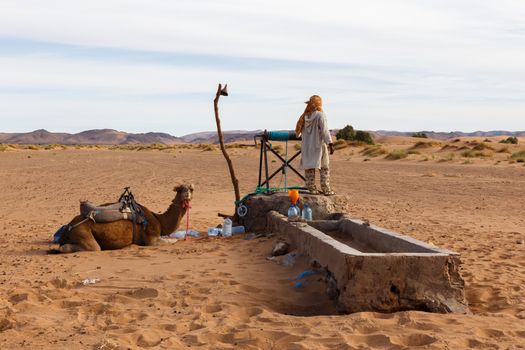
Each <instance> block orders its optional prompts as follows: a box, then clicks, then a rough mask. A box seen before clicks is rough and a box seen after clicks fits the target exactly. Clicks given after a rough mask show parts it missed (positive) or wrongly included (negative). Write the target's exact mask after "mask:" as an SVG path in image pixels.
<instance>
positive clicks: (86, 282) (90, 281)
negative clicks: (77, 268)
mask: <svg viewBox="0 0 525 350" xmlns="http://www.w3.org/2000/svg"><path fill="white" fill-rule="evenodd" d="M97 282H100V278H86V279H85V280H83V281H82V284H83V285H84V286H89V285H90V284H95V283H97Z"/></svg>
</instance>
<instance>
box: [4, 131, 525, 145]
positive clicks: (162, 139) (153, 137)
mask: <svg viewBox="0 0 525 350" xmlns="http://www.w3.org/2000/svg"><path fill="white" fill-rule="evenodd" d="M336 131H337V130H333V131H332V132H333V133H335V132H336ZM422 132H424V133H425V134H426V135H427V136H428V137H429V138H434V139H443V140H444V139H451V138H458V137H491V136H525V131H503V130H497V131H475V132H470V133H466V132H460V131H452V132H434V131H422ZM260 133H262V130H253V131H246V130H233V131H224V141H225V142H227V143H229V142H243V141H253V137H254V136H255V135H257V134H260ZM370 133H371V134H372V135H373V137H374V138H378V137H384V136H412V135H413V134H414V132H403V131H386V130H377V131H370ZM218 142H219V139H218V137H217V132H215V131H207V132H199V133H194V134H189V135H185V136H182V137H175V136H172V135H170V134H166V133H161V132H148V133H139V134H134V133H127V132H123V131H117V130H113V129H96V130H87V131H82V132H79V133H77V134H68V133H55V132H49V131H47V130H44V129H40V130H35V131H31V132H27V133H0V143H13V144H53V143H57V144H64V145H122V144H151V143H162V144H176V143H218Z"/></svg>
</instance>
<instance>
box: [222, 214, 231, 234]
mask: <svg viewBox="0 0 525 350" xmlns="http://www.w3.org/2000/svg"><path fill="white" fill-rule="evenodd" d="M231 235H232V221H231V219H230V218H226V219H224V224H223V225H222V236H223V237H231Z"/></svg>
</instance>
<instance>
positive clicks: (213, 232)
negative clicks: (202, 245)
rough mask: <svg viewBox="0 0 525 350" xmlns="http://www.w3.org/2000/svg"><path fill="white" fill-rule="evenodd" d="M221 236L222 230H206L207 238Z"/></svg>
mask: <svg viewBox="0 0 525 350" xmlns="http://www.w3.org/2000/svg"><path fill="white" fill-rule="evenodd" d="M220 234H222V228H217V227H212V228H209V229H208V236H210V237H216V236H218V235H220Z"/></svg>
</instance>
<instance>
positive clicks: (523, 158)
mask: <svg viewBox="0 0 525 350" xmlns="http://www.w3.org/2000/svg"><path fill="white" fill-rule="evenodd" d="M510 159H512V160H514V161H516V162H518V163H525V151H519V152H514V153H512V155H511V156H510Z"/></svg>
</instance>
